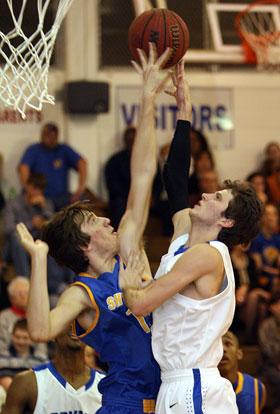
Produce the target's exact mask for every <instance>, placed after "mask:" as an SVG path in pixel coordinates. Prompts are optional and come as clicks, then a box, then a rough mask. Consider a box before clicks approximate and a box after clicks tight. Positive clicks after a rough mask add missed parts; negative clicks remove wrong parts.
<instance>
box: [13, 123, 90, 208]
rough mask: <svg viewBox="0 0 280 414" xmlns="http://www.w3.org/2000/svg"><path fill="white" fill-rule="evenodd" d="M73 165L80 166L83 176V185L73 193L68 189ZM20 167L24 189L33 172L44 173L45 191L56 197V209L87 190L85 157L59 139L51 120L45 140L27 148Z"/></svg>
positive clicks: (46, 194)
mask: <svg viewBox="0 0 280 414" xmlns="http://www.w3.org/2000/svg"><path fill="white" fill-rule="evenodd" d="M70 169H74V170H76V171H77V172H78V174H79V176H80V179H79V186H78V189H77V191H76V192H75V193H74V194H70V192H69V189H68V173H69V170H70ZM18 171H19V176H20V180H21V183H22V185H23V188H24V189H25V187H26V183H27V179H28V177H29V175H30V173H31V172H39V173H41V174H44V176H45V177H46V178H47V181H48V182H47V187H46V189H45V193H44V194H45V196H46V197H49V198H51V199H52V201H53V203H54V206H55V209H56V211H58V210H59V209H60V208H61V207H64V206H65V205H67V204H70V203H73V202H74V201H77V200H79V199H81V197H82V195H83V193H84V190H85V185H86V179H87V169H86V161H85V159H84V158H83V157H82V156H81V155H80V154H78V153H77V152H75V151H74V150H73V149H72V148H71V147H70V146H69V145H67V144H59V143H58V127H57V126H56V125H54V124H51V123H47V124H45V125H44V126H43V129H42V134H41V142H40V143H38V144H32V145H30V146H29V147H28V148H27V149H26V151H25V152H24V154H23V156H22V158H21V161H20V164H19V166H18Z"/></svg>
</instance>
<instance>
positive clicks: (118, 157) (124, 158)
mask: <svg viewBox="0 0 280 414" xmlns="http://www.w3.org/2000/svg"><path fill="white" fill-rule="evenodd" d="M135 133H136V128H135V127H134V126H128V127H127V128H126V130H125V131H124V136H123V141H124V144H125V148H124V149H123V150H122V151H120V152H117V153H116V154H114V155H113V156H112V157H111V158H110V159H109V160H108V161H107V163H106V166H105V179H106V186H107V189H108V193H109V204H110V211H111V223H112V226H113V227H114V228H115V229H117V228H118V226H119V223H120V220H121V218H122V216H123V213H124V212H125V209H126V202H127V197H128V192H129V187H130V157H131V151H132V146H133V143H134V139H135ZM162 188H163V186H162V181H161V173H160V167H159V166H158V170H157V174H156V177H155V179H154V184H153V190H152V200H151V206H154V205H155V204H156V203H157V201H158V199H159V197H160V194H161V192H162Z"/></svg>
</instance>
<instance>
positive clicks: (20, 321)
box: [12, 318, 27, 333]
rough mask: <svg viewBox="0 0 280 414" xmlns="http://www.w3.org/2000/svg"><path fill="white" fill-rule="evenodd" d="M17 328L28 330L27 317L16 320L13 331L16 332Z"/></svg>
mask: <svg viewBox="0 0 280 414" xmlns="http://www.w3.org/2000/svg"><path fill="white" fill-rule="evenodd" d="M17 329H20V330H22V331H27V319H25V318H22V319H18V320H17V321H16V322H15V324H14V326H13V331H12V333H15V331H16V330H17Z"/></svg>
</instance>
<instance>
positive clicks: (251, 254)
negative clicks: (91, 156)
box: [0, 124, 280, 414]
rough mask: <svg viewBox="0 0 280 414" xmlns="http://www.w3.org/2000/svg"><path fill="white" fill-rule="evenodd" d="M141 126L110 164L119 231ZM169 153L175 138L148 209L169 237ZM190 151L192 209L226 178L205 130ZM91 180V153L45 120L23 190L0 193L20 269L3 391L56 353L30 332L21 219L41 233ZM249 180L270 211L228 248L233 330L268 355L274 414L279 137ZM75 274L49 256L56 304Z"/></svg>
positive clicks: (279, 287) (3, 359)
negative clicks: (256, 229)
mask: <svg viewBox="0 0 280 414" xmlns="http://www.w3.org/2000/svg"><path fill="white" fill-rule="evenodd" d="M135 132H136V129H135V128H134V127H133V126H129V127H128V128H127V129H126V130H125V131H124V136H123V139H124V145H125V148H124V149H123V150H122V151H120V152H118V153H117V154H114V155H113V156H111V157H110V158H109V159H108V161H107V163H106V165H105V170H104V178H105V183H106V186H107V190H108V199H109V200H108V204H109V208H110V213H111V217H110V218H111V221H112V225H113V226H114V227H115V228H116V229H117V227H118V224H119V221H120V219H121V216H122V214H123V212H124V211H125V207H126V202H127V195H128V190H129V186H130V155H131V148H132V145H133V141H134V138H135ZM168 151H169V144H166V145H164V146H163V147H162V148H161V149H160V152H159V163H158V172H157V175H156V178H155V181H154V187H153V197H152V205H151V208H150V214H153V215H156V216H158V217H159V218H160V219H161V220H162V229H163V230H162V236H163V237H166V236H167V237H168V236H170V235H171V234H172V222H171V219H170V215H169V209H168V202H167V196H166V193H165V190H164V188H163V186H162V182H161V170H162V166H163V165H164V161H165V160H166V158H167V155H168ZM191 157H192V164H191V175H190V180H189V195H190V204H191V207H193V206H194V205H195V204H196V203H197V202H198V201H199V200H200V198H201V195H202V193H213V192H215V191H218V190H219V189H220V188H221V186H222V182H221V181H222V180H220V178H219V176H218V173H217V171H218V168H216V163H215V159H214V155H213V151H212V149H211V146H210V145H209V143H208V141H207V139H206V137H205V136H204V135H203V134H202V132H201V131H197V130H192V133H191ZM70 169H75V170H76V171H77V172H78V174H79V178H80V181H79V188H78V189H77V191H76V192H75V193H74V194H71V193H70V192H69V189H68V172H69V170H70ZM226 178H233V179H234V177H226ZM86 180H87V175H86V161H85V159H84V158H83V157H82V156H81V155H79V154H78V153H76V152H75V151H74V150H73V149H72V148H71V147H69V146H67V145H65V144H59V143H58V128H57V126H56V125H54V124H46V125H44V126H43V129H42V134H41V141H40V143H38V144H34V145H32V146H30V147H29V148H27V149H26V151H25V153H24V154H23V156H22V158H21V161H20V164H19V181H20V182H21V183H22V188H23V189H22V192H21V193H20V194H18V195H16V196H15V197H13V198H12V199H8V198H7V197H5V195H6V191H4V190H3V188H2V191H0V211H1V215H2V222H3V226H2V240H3V242H2V263H3V262H4V263H10V264H12V266H13V268H14V277H13V278H12V280H11V281H10V283H9V284H8V286H7V292H6V296H7V300H8V303H10V306H9V307H6V308H3V307H0V394H1V392H3V388H4V390H7V389H8V388H9V384H10V383H11V381H12V378H13V376H14V375H15V374H16V373H17V372H19V371H21V370H24V369H26V368H30V367H31V366H34V365H36V364H41V363H42V362H44V361H47V360H48V358H49V357H50V355H51V352H52V346H51V345H50V344H33V343H32V342H31V341H30V339H29V337H28V332H27V328H26V320H25V311H26V306H27V297H28V289H29V277H30V262H29V256H28V255H27V254H26V252H25V251H24V250H23V248H22V246H21V244H20V243H19V239H18V236H17V233H16V224H17V223H18V222H20V221H23V222H24V223H25V224H26V226H27V228H28V230H29V231H30V232H31V234H32V235H33V237H34V238H39V237H40V229H41V227H42V226H43V225H44V222H45V221H47V220H48V219H50V218H51V217H52V216H53V214H54V213H55V211H57V210H58V209H59V208H60V207H61V206H63V205H65V204H67V203H71V202H74V201H76V200H78V199H84V198H85V195H84V191H85V188H86ZM247 181H249V182H251V184H252V185H253V186H254V187H255V189H256V192H257V194H258V196H259V198H260V200H261V201H262V202H263V204H264V207H265V213H264V215H263V219H262V225H261V231H260V233H259V234H258V235H257V237H256V238H255V239H254V240H253V241H252V243H251V245H249V246H242V245H238V246H235V247H234V248H233V249H232V250H231V251H230V254H231V259H232V265H233V268H234V274H235V279H236V311H235V316H234V322H233V325H232V327H231V330H232V331H233V332H234V333H235V335H236V336H237V337H238V339H239V341H240V342H241V343H242V345H255V346H258V347H259V350H260V354H261V356H262V361H263V365H262V371H261V375H262V376H263V377H264V378H266V379H267V381H269V382H270V384H271V385H272V386H271V390H272V396H271V404H272V407H273V410H274V411H273V413H275V414H277V413H279V412H280V400H279V393H277V389H278V388H279V386H280V345H279V343H280V311H279V310H280V283H279V280H280V279H279V278H280V227H279V211H280V145H279V144H278V143H277V142H271V143H269V144H268V145H267V146H266V148H265V149H264V157H263V162H262V163H261V164H260V165H256V168H255V170H254V171H252V172H248V176H247ZM9 198H10V197H9ZM3 268H5V266H4V267H3ZM2 273H3V272H2ZM19 275H20V276H19ZM2 277H3V275H2ZM72 277H73V274H72V272H71V271H69V270H67V269H65V268H61V267H59V266H58V265H57V264H56V263H55V262H54V260H53V259H52V258H51V257H49V258H48V289H49V294H50V298H51V306H54V305H55V303H56V301H57V298H58V297H59V295H60V294H61V292H62V291H63V290H64V289H65V288H66V287H67V285H68V284H69V283H71V281H72ZM2 293H3V292H2ZM3 303H5V301H4V302H3ZM18 338H21V340H19V339H18ZM22 338H24V339H22ZM22 343H24V345H22ZM232 343H233V344H234V346H235V348H236V349H235V351H236V352H237V350H238V340H235V336H233V339H232ZM91 351H92V350H91V349H90V348H88V347H87V348H86V358H88V361H91V362H88V363H89V364H91V366H92V367H93V368H95V369H96V368H97V367H100V365H97V363H96V359H95V355H94V354H93V353H92V352H91ZM105 370H106V367H105ZM1 386H2V387H3V388H1ZM0 399H1V395H0ZM277 410H279V411H277Z"/></svg>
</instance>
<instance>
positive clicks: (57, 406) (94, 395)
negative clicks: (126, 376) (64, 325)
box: [2, 329, 105, 414]
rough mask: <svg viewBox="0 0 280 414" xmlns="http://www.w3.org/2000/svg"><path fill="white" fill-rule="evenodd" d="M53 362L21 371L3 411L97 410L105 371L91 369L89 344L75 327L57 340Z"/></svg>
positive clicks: (15, 413) (8, 413) (46, 413)
mask: <svg viewBox="0 0 280 414" xmlns="http://www.w3.org/2000/svg"><path fill="white" fill-rule="evenodd" d="M55 342H56V351H55V356H54V359H53V361H52V362H48V363H46V364H44V365H40V366H38V367H36V368H33V369H32V370H29V371H25V372H22V373H21V374H18V375H17V376H16V377H15V378H14V380H13V382H12V385H11V387H10V389H9V391H8V394H7V400H6V405H5V406H4V408H3V411H2V414H11V413H13V414H23V413H25V409H28V410H30V412H32V413H34V414H49V413H53V414H54V413H61V414H62V413H65V414H66V413H69V414H70V413H73V414H74V413H77V414H78V413H85V414H86V413H95V412H96V411H97V410H98V409H99V407H100V406H101V394H100V393H99V391H98V388H97V387H98V383H99V381H100V380H101V379H102V378H104V376H105V374H102V373H101V372H98V371H95V370H93V369H90V368H89V367H88V366H87V365H86V364H85V360H84V348H85V345H84V344H83V343H82V342H80V341H79V340H78V339H77V338H76V337H74V335H73V334H72V330H71V329H67V331H66V332H64V333H62V334H60V335H59V336H58V337H57V338H56V340H55Z"/></svg>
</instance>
